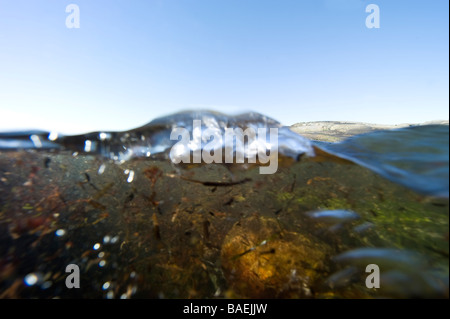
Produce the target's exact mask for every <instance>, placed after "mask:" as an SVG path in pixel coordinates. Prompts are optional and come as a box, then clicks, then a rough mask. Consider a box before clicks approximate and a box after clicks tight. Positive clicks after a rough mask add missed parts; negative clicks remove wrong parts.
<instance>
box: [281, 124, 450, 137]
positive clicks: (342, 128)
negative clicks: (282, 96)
mask: <svg viewBox="0 0 450 319" xmlns="http://www.w3.org/2000/svg"><path fill="white" fill-rule="evenodd" d="M421 125H449V121H448V120H440V121H430V122H424V123H417V124H416V123H414V124H411V123H404V124H396V125H383V124H372V123H361V122H344V121H316V122H300V123H296V124H294V125H292V126H291V127H290V129H291V130H292V131H294V132H296V133H298V134H301V135H302V136H304V137H306V138H309V139H311V140H316V141H322V142H339V141H342V140H344V139H346V138H348V137H351V136H354V135H358V134H364V133H369V132H374V131H380V130H392V129H399V128H403V127H409V126H421Z"/></svg>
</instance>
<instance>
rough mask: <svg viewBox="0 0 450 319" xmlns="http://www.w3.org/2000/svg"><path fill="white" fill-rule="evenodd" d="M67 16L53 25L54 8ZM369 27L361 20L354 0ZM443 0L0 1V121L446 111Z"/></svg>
mask: <svg viewBox="0 0 450 319" xmlns="http://www.w3.org/2000/svg"><path fill="white" fill-rule="evenodd" d="M71 3H74V4H76V5H78V7H79V9H80V28H79V29H69V28H67V27H66V24H65V22H66V18H67V16H68V15H69V13H66V6H67V5H69V4H71ZM370 3H374V4H377V5H378V6H379V8H380V28H379V29H368V28H367V27H366V25H365V21H366V17H367V16H368V15H369V13H366V12H365V8H366V6H367V5H368V4H370ZM448 12H449V2H448V1H447V0H433V1H425V0H420V1H419V0H410V1H407V0H395V1H393V0H389V1H388V0H370V1H362V0H145V1H139V0H129V1H125V0H122V1H116V0H108V1H105V0H68V1H63V0H33V1H32V0H27V1H24V0H14V1H13V0H0V130H2V131H5V130H11V129H23V128H39V129H45V130H49V131H58V132H62V133H68V134H69V133H82V132H86V131H91V130H126V129H130V128H133V127H136V126H140V125H142V124H145V123H147V122H148V121H150V120H151V119H153V118H155V117H158V116H162V115H167V114H169V113H172V112H176V111H180V110H186V109H213V110H218V111H222V112H225V113H231V114H235V113H240V112H245V111H250V110H252V111H257V112H260V113H264V114H266V115H268V116H271V117H273V118H275V119H277V120H279V121H280V122H282V123H283V124H285V125H292V124H294V123H297V122H303V121H322V120H329V121H333V120H338V121H361V122H372V123H384V124H395V123H406V122H409V123H417V122H424V121H430V120H439V119H448V118H449V113H448V107H449V89H448V87H449V42H448V41H449V40H448V39H449V15H448Z"/></svg>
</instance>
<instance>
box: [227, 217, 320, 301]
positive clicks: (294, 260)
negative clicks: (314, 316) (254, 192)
mask: <svg viewBox="0 0 450 319" xmlns="http://www.w3.org/2000/svg"><path fill="white" fill-rule="evenodd" d="M328 252H329V248H328V247H327V246H326V245H324V244H322V243H320V242H318V241H316V240H315V239H313V238H307V237H306V236H304V235H302V234H299V233H295V232H287V231H285V230H283V229H282V228H281V226H280V225H279V223H278V222H277V220H276V219H271V218H265V217H259V216H252V217H249V218H246V219H243V220H241V221H239V222H237V223H236V224H235V225H234V226H233V228H232V229H231V230H230V232H229V233H228V234H227V236H226V238H225V240H224V243H223V245H222V250H221V260H222V267H223V270H224V273H225V277H226V278H227V279H228V282H229V284H230V288H231V289H232V290H233V291H234V293H236V294H237V295H238V296H245V297H248V298H273V297H277V298H280V297H281V298H312V297H313V296H314V292H313V289H312V287H313V286H314V285H315V283H316V281H317V280H318V278H320V277H321V276H322V275H323V274H322V273H323V272H324V271H325V268H326V266H325V259H326V257H327V253H328Z"/></svg>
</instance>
